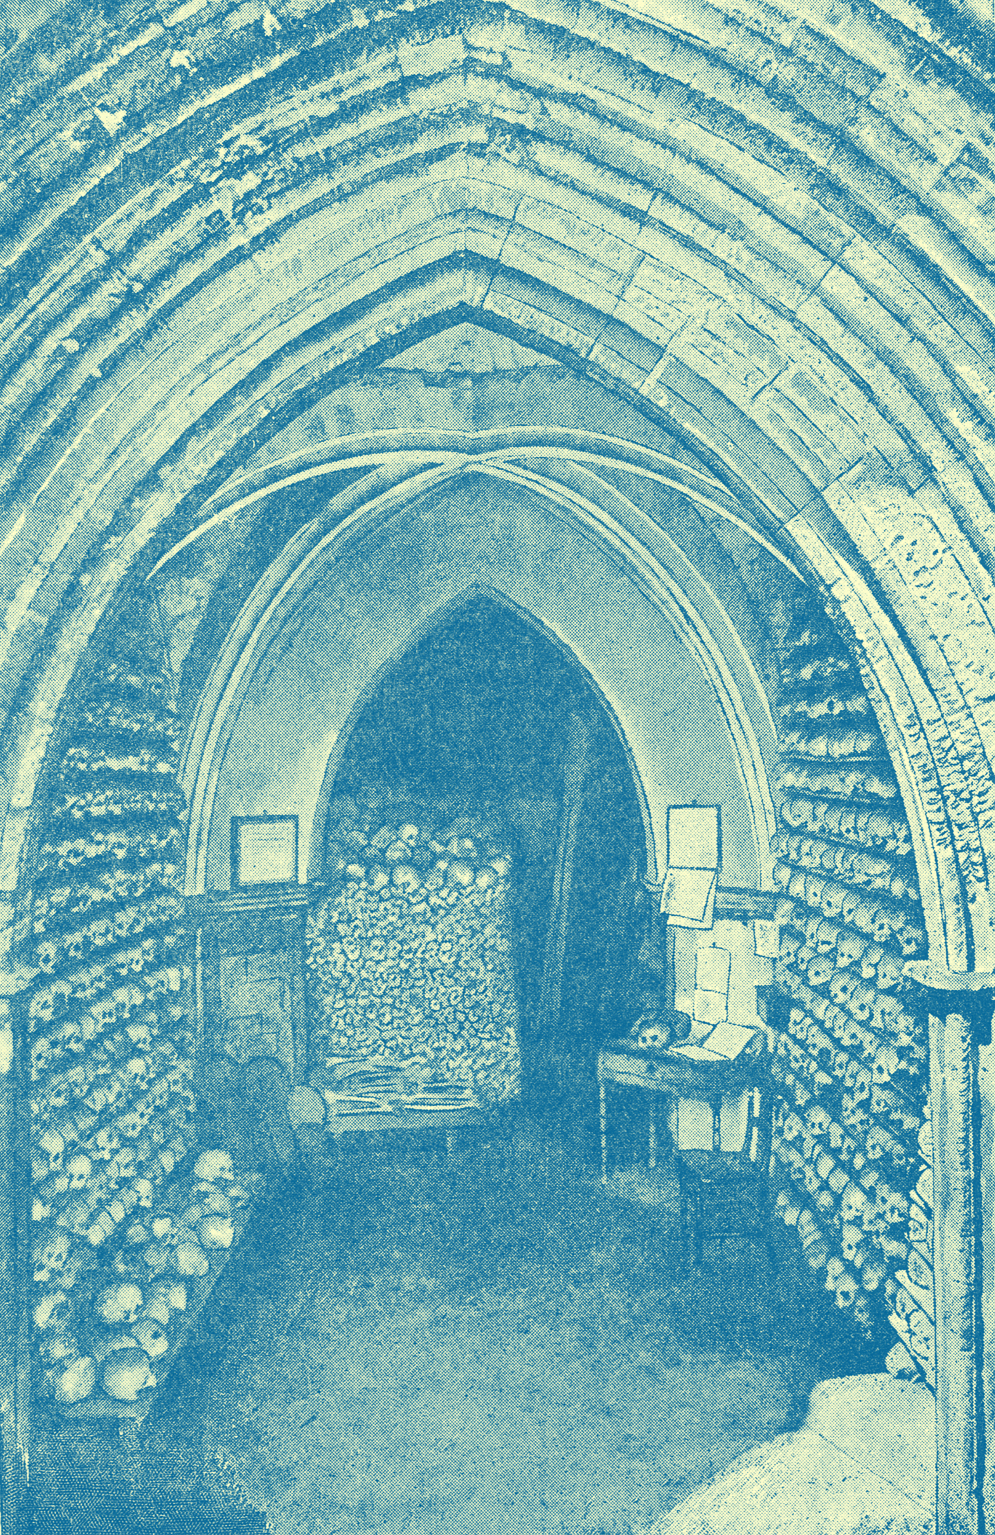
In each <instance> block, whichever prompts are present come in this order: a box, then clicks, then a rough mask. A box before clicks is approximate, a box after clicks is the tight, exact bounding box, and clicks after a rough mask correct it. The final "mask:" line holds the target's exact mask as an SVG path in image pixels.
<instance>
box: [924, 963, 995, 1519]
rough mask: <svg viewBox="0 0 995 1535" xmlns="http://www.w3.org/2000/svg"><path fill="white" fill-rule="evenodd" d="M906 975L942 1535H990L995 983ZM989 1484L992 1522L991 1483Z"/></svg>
mask: <svg viewBox="0 0 995 1535" xmlns="http://www.w3.org/2000/svg"><path fill="white" fill-rule="evenodd" d="M905 970H906V974H907V975H909V976H910V977H911V978H912V979H914V980H916V981H918V982H919V983H920V985H922V986H923V987H924V988H925V1006H926V1008H927V1009H928V1012H929V1041H930V1063H929V1065H930V1071H929V1077H930V1102H931V1108H932V1139H933V1217H934V1220H933V1272H934V1299H935V1317H936V1430H937V1434H936V1450H937V1467H936V1495H937V1497H936V1527H937V1531H938V1532H939V1535H980V1532H981V1531H983V1530H984V1527H985V1524H984V1509H983V1501H984V1487H985V1482H986V1468H985V1443H986V1441H987V1443H989V1444H991V1443H993V1442H995V1440H993V1438H992V1435H993V1432H995V1399H993V1389H995V1354H993V1352H992V1348H991V1342H992V1341H993V1340H995V1272H993V1271H995V1168H993V1165H992V1142H993V1125H995V1073H993V1072H992V1069H991V1066H990V1064H989V1057H990V1056H991V1024H992V1011H993V1006H995V976H992V975H978V974H958V973H953V972H951V971H944V970H940V969H938V968H937V967H934V966H931V965H930V964H929V963H928V962H927V961H915V962H913V963H911V964H908V965H906V967H905ZM986 1322H987V1327H986V1326H985V1323H986ZM986 1334H987V1337H988V1339H989V1346H988V1348H987V1350H986V1349H985V1348H984V1339H985V1335H986ZM986 1354H987V1358H986V1357H985V1356H986ZM987 1481H988V1497H987V1506H988V1509H989V1513H990V1514H991V1511H992V1510H995V1498H993V1492H995V1487H993V1484H992V1481H991V1477H990V1474H989V1476H988V1478H987Z"/></svg>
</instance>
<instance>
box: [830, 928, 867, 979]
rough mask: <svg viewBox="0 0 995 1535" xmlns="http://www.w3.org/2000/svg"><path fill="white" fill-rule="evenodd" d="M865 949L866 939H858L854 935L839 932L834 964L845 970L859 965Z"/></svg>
mask: <svg viewBox="0 0 995 1535" xmlns="http://www.w3.org/2000/svg"><path fill="white" fill-rule="evenodd" d="M866 947H867V940H866V938H858V937H857V935H856V934H855V933H843V932H841V933H840V935H839V939H838V941H837V944H836V963H837V965H838V966H839V968H840V969H841V970H845V969H846V968H847V966H848V965H855V964H857V963H859V961H860V957H861V955H862V954H863V952H864V950H865V949H866Z"/></svg>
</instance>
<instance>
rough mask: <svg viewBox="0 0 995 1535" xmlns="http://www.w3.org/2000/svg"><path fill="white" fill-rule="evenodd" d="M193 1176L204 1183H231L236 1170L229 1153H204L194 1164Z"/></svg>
mask: <svg viewBox="0 0 995 1535" xmlns="http://www.w3.org/2000/svg"><path fill="white" fill-rule="evenodd" d="M193 1175H194V1177H195V1178H197V1179H200V1181H201V1182H203V1183H217V1182H218V1181H221V1182H224V1183H231V1182H232V1181H233V1179H234V1177H235V1169H234V1167H233V1166H232V1160H231V1157H230V1156H229V1155H228V1153H227V1151H202V1152H201V1154H200V1156H199V1157H198V1158H197V1161H196V1163H195V1164H194V1170H193Z"/></svg>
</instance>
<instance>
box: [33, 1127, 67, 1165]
mask: <svg viewBox="0 0 995 1535" xmlns="http://www.w3.org/2000/svg"><path fill="white" fill-rule="evenodd" d="M38 1146H39V1149H40V1150H41V1151H43V1152H44V1153H45V1155H46V1156H47V1157H48V1169H49V1172H53V1173H55V1172H58V1171H59V1170H60V1168H61V1167H62V1159H63V1157H64V1156H65V1151H66V1143H65V1141H64V1140H63V1139H62V1136H61V1135H59V1133H58V1131H56V1130H46V1131H45V1134H44V1135H42V1136H40V1137H39V1139H38Z"/></svg>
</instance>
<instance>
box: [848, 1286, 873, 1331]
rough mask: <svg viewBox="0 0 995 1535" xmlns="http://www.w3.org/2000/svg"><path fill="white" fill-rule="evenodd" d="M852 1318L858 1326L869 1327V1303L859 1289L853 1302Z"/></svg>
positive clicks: (871, 1318) (871, 1319)
mask: <svg viewBox="0 0 995 1535" xmlns="http://www.w3.org/2000/svg"><path fill="white" fill-rule="evenodd" d="M853 1320H854V1321H855V1322H856V1323H857V1325H858V1327H865V1328H866V1327H870V1325H871V1323H872V1321H873V1317H872V1315H871V1303H870V1301H869V1300H868V1299H867V1296H866V1295H865V1294H864V1293H863V1291H861V1293H860V1294H859V1295H858V1296H857V1299H856V1300H855V1301H854V1303H853Z"/></svg>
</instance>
